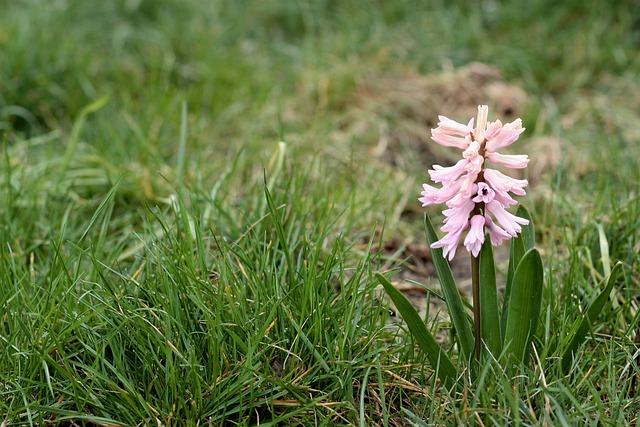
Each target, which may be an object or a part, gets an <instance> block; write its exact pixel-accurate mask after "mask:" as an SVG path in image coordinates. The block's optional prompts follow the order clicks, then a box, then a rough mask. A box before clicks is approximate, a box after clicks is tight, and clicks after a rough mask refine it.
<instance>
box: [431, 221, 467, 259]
mask: <svg viewBox="0 0 640 427" xmlns="http://www.w3.org/2000/svg"><path fill="white" fill-rule="evenodd" d="M463 231H464V227H461V228H460V229H458V230H454V231H451V232H450V233H448V234H447V235H445V236H444V237H443V238H442V239H440V240H438V241H437V242H433V244H432V245H431V247H432V248H443V250H442V255H443V256H444V257H445V258H448V259H449V261H451V260H452V259H453V257H454V256H456V250H457V249H458V242H459V241H460V235H461V234H462V232H463Z"/></svg>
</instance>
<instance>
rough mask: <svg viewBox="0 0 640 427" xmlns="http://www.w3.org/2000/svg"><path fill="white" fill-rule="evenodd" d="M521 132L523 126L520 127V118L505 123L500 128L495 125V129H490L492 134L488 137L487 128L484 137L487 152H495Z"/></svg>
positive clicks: (514, 139)
mask: <svg viewBox="0 0 640 427" xmlns="http://www.w3.org/2000/svg"><path fill="white" fill-rule="evenodd" d="M496 123H498V122H496ZM522 132H524V128H523V127H522V120H520V119H516V120H514V121H513V122H511V123H507V124H506V125H503V126H502V127H501V128H500V129H498V127H497V126H495V129H492V133H493V134H492V135H491V138H489V135H488V134H489V131H488V130H487V134H485V138H486V139H487V145H486V148H487V152H489V153H495V152H496V151H498V150H499V149H501V148H504V147H507V146H509V145H511V144H513V143H514V142H515V141H516V140H517V139H518V137H519V136H520V134H521V133H522Z"/></svg>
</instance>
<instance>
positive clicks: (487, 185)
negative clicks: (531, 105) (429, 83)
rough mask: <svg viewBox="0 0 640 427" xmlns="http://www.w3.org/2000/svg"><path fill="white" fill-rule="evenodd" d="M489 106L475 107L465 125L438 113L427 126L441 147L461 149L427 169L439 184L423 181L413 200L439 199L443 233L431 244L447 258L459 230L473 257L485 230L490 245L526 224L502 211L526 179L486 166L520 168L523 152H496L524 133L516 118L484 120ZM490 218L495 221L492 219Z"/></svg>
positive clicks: (520, 192)
mask: <svg viewBox="0 0 640 427" xmlns="http://www.w3.org/2000/svg"><path fill="white" fill-rule="evenodd" d="M488 112H489V107H487V106H486V105H481V106H478V117H477V120H476V126H475V127H474V119H473V118H472V119H471V120H469V122H468V123H467V124H466V125H465V124H462V123H458V122H456V121H454V120H451V119H449V118H448V117H445V116H438V118H439V120H440V121H439V122H438V127H436V128H435V129H432V130H431V138H432V139H433V140H434V141H435V142H436V143H438V144H440V145H443V146H446V147H455V148H458V149H460V150H462V159H461V160H459V161H458V162H457V163H456V164H455V165H453V166H450V167H443V166H440V165H435V166H434V167H433V169H432V170H430V171H429V176H430V177H431V180H432V181H433V182H434V183H438V184H442V187H440V188H437V187H433V186H431V185H428V184H423V191H422V194H421V195H422V197H420V198H419V199H418V200H419V201H420V202H422V205H423V206H429V205H433V204H441V203H444V204H446V205H447V209H445V210H444V211H443V213H444V215H445V220H444V225H443V226H442V231H444V232H445V233H446V234H445V236H444V237H443V238H442V239H440V240H438V241H437V242H435V243H433V244H432V245H431V247H433V248H443V254H444V256H445V257H446V258H448V259H449V260H451V259H453V257H454V256H455V253H456V248H457V246H458V244H459V242H460V239H461V237H462V234H463V233H464V232H465V231H468V232H467V235H466V237H465V238H464V245H465V247H466V249H467V251H469V252H470V253H471V254H472V255H473V256H474V257H477V256H478V254H479V252H480V249H481V248H482V244H483V243H484V241H485V234H487V233H488V234H489V238H490V240H491V244H492V245H494V246H497V245H500V244H502V242H503V241H505V240H508V239H510V238H512V237H516V236H517V235H518V233H520V232H521V231H522V227H521V226H522V225H526V224H528V223H529V222H528V221H527V220H526V219H524V218H519V217H517V216H516V215H513V214H511V213H509V212H507V211H506V209H507V208H508V207H510V206H513V205H516V204H517V202H516V201H515V200H514V198H513V197H512V196H511V194H514V195H517V196H524V195H526V192H525V190H524V188H525V187H526V186H527V184H528V182H527V181H526V180H524V179H516V178H513V177H510V176H508V175H505V174H504V173H502V172H499V171H497V170H495V169H491V168H489V167H487V163H492V164H494V165H500V166H503V167H506V168H510V169H522V168H525V167H526V166H527V165H528V164H529V157H528V156H526V155H524V154H519V155H512V154H502V153H499V152H498V150H500V149H502V148H505V147H508V146H509V145H511V144H513V143H514V142H515V141H516V140H517V139H518V137H519V136H520V134H522V132H524V128H523V127H522V121H521V120H520V119H516V120H514V121H513V122H511V123H506V124H502V122H501V121H500V120H496V121H495V122H490V123H489V122H487V118H488ZM494 219H495V221H494Z"/></svg>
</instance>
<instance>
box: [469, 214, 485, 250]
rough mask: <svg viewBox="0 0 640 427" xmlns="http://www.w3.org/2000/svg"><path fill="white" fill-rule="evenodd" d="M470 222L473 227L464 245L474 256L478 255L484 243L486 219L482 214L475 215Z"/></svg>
mask: <svg viewBox="0 0 640 427" xmlns="http://www.w3.org/2000/svg"><path fill="white" fill-rule="evenodd" d="M469 222H470V223H471V228H470V229H469V232H468V233H467V237H465V239H464V246H465V247H466V248H467V251H469V252H471V254H472V255H473V256H474V257H477V256H478V254H479V253H480V249H481V248H482V244H483V243H484V224H485V219H484V216H482V215H474V216H473V217H472V218H471V220H470V221H469Z"/></svg>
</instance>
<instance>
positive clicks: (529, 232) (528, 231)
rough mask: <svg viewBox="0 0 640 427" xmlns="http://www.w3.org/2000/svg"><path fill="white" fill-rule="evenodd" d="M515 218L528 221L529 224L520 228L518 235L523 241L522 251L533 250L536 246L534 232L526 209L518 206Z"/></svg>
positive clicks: (531, 220)
mask: <svg viewBox="0 0 640 427" xmlns="http://www.w3.org/2000/svg"><path fill="white" fill-rule="evenodd" d="M516 216H519V217H520V218H524V219H528V220H529V224H527V225H523V226H522V233H520V235H521V236H522V238H523V241H524V250H525V251H528V250H530V249H533V247H534V246H535V245H536V232H535V229H534V228H533V219H531V214H530V213H529V211H528V210H527V208H525V207H524V206H522V205H519V206H518V210H517V211H516Z"/></svg>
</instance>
